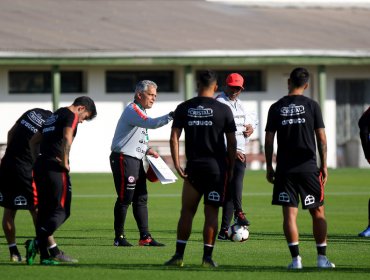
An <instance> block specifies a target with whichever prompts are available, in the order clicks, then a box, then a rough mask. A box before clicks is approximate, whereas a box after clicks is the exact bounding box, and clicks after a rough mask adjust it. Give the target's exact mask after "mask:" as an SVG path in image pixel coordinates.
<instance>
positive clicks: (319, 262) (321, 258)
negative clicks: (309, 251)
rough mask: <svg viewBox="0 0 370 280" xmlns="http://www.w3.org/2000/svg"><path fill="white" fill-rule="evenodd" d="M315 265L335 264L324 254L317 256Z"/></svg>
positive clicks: (331, 266)
mask: <svg viewBox="0 0 370 280" xmlns="http://www.w3.org/2000/svg"><path fill="white" fill-rule="evenodd" d="M317 267H318V268H334V267H335V264H333V263H332V262H330V261H329V260H328V258H327V257H326V256H322V255H318V256H317Z"/></svg>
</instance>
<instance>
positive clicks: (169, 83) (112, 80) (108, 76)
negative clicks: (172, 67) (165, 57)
mask: <svg viewBox="0 0 370 280" xmlns="http://www.w3.org/2000/svg"><path fill="white" fill-rule="evenodd" d="M174 77H175V75H174V71H106V73H105V88H106V92H107V93H132V92H133V91H134V90H135V87H136V84H137V83H138V82H139V81H141V80H152V81H154V82H155V83H156V84H157V85H158V90H159V91H160V92H174V91H175V81H174Z"/></svg>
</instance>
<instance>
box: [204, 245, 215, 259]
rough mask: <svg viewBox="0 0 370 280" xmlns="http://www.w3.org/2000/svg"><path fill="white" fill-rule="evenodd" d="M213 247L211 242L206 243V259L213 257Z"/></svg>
mask: <svg viewBox="0 0 370 280" xmlns="http://www.w3.org/2000/svg"><path fill="white" fill-rule="evenodd" d="M213 247H214V246H213V245H211V244H204V247H203V259H205V258H206V257H212V252H213Z"/></svg>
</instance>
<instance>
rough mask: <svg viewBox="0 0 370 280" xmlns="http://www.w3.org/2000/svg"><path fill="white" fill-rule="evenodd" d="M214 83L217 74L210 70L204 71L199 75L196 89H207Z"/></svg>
mask: <svg viewBox="0 0 370 280" xmlns="http://www.w3.org/2000/svg"><path fill="white" fill-rule="evenodd" d="M214 82H216V83H217V74H216V72H214V71H212V70H205V71H202V72H200V73H199V76H198V87H209V86H210V85H211V84H213V83H214Z"/></svg>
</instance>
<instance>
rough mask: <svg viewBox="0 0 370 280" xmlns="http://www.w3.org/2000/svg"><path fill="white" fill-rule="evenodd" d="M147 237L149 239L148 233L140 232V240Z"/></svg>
mask: <svg viewBox="0 0 370 280" xmlns="http://www.w3.org/2000/svg"><path fill="white" fill-rule="evenodd" d="M148 237H151V235H150V233H149V232H147V231H144V232H140V239H141V240H144V239H148Z"/></svg>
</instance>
